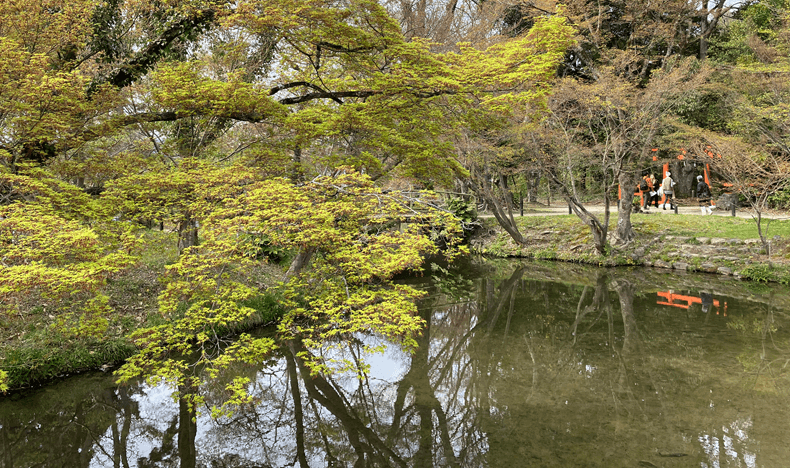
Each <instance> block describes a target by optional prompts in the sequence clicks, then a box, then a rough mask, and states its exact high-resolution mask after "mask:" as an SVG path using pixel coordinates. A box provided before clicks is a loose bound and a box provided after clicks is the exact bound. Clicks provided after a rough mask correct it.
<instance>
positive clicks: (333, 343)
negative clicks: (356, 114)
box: [119, 172, 461, 402]
mask: <svg viewBox="0 0 790 468" xmlns="http://www.w3.org/2000/svg"><path fill="white" fill-rule="evenodd" d="M195 187H196V190H197V192H198V197H199V198H201V199H205V198H211V197H212V194H216V192H217V191H218V190H220V187H219V185H214V184H205V185H200V186H197V185H196V186H195ZM234 187H235V185H233V184H231V186H230V187H229V190H231V191H232V190H234ZM208 213H209V214H208V216H207V217H206V218H205V219H204V221H203V226H202V229H203V232H204V235H203V241H202V243H201V244H200V245H199V246H196V247H191V248H189V249H188V250H187V251H186V252H185V253H184V255H182V256H181V257H180V258H179V260H178V262H176V263H175V264H173V265H171V266H169V267H168V270H169V279H168V281H169V282H168V284H167V288H166V289H165V291H164V292H163V293H162V294H161V296H160V297H159V308H160V312H161V313H162V314H163V315H165V316H166V317H167V318H168V321H167V323H165V324H164V325H160V326H158V327H154V328H150V329H144V330H139V331H138V332H136V333H135V334H134V339H135V340H136V342H137V344H138V346H140V347H141V351H140V353H139V354H138V355H137V356H135V357H133V358H132V359H131V360H130V361H129V362H128V363H127V364H126V365H125V366H124V367H123V368H122V369H121V370H120V374H119V375H120V376H121V380H124V381H127V380H130V379H134V378H137V377H140V376H144V377H148V378H153V379H164V380H167V381H175V382H178V383H179V385H181V386H184V385H190V386H195V385H200V384H201V383H202V380H201V379H203V378H207V377H208V378H216V377H217V376H218V375H220V374H221V372H222V371H224V370H225V369H227V368H228V366H230V365H231V364H232V363H234V362H246V363H260V362H263V361H264V360H265V359H266V357H267V355H268V354H269V353H270V352H271V350H272V349H273V346H274V342H273V341H272V340H270V339H268V338H260V339H253V338H251V337H249V336H244V337H242V338H241V339H240V340H238V341H236V342H235V343H234V344H233V345H232V346H230V347H227V348H225V349H222V347H221V346H219V342H220V337H221V336H222V335H223V333H224V332H223V330H227V329H228V327H232V326H235V325H238V324H241V323H243V322H244V321H245V320H247V319H248V318H249V317H250V315H251V314H252V313H253V312H254V311H253V309H251V308H249V307H246V306H244V305H243V303H244V302H245V301H246V300H248V299H250V298H251V297H253V296H254V295H255V294H256V293H257V291H256V290H255V289H253V288H250V287H248V286H246V285H245V284H244V281H243V280H244V272H245V271H246V270H247V269H248V268H249V267H250V266H251V265H252V264H253V263H254V262H257V261H260V260H256V259H255V258H254V257H251V256H249V255H248V252H249V251H250V248H251V247H250V246H247V245H245V242H249V241H250V239H254V238H255V236H249V235H247V234H251V233H252V234H261V235H265V236H267V238H268V239H270V241H271V243H272V245H275V246H280V247H283V248H291V249H308V250H310V251H313V252H314V261H313V264H312V267H311V268H310V269H309V270H306V271H305V272H303V274H301V275H299V276H297V277H295V278H293V279H292V280H291V281H290V282H288V283H287V284H284V285H283V286H282V295H283V301H284V303H283V305H284V306H286V307H287V309H288V312H287V314H286V316H285V317H284V318H283V320H282V321H281V322H280V325H279V328H278V329H279V331H280V334H281V337H282V338H284V339H298V340H301V341H302V342H303V343H304V344H305V346H306V347H307V348H308V349H309V350H315V354H313V355H310V356H307V355H304V356H302V358H303V359H305V360H306V361H307V362H308V363H309V364H310V365H311V366H312V369H313V371H314V372H321V371H325V372H329V371H331V370H333V369H337V368H347V367H351V363H349V362H346V361H345V360H343V359H340V360H336V361H333V360H331V359H328V360H325V359H323V358H321V357H319V356H323V355H325V352H326V351H327V350H328V349H330V348H336V347H340V348H342V347H343V345H344V344H345V343H347V342H348V340H349V339H350V338H351V337H353V336H354V335H355V334H357V333H369V332H372V333H376V334H378V335H381V336H383V337H385V338H388V339H390V340H394V341H398V342H400V343H401V344H403V345H404V346H406V347H413V346H415V345H416V344H415V342H414V336H415V335H416V334H418V333H419V332H420V329H421V327H422V320H421V319H420V318H419V317H418V316H417V314H416V306H415V304H414V300H415V299H416V298H417V297H418V296H419V295H420V294H419V293H418V292H417V291H416V290H414V289H413V288H411V287H409V286H404V285H396V284H393V283H391V282H389V281H388V280H389V279H390V278H391V277H392V276H393V275H394V274H396V273H398V272H400V271H403V270H408V269H417V268H419V267H420V265H421V263H422V258H423V256H424V255H426V254H429V253H435V252H436V249H437V248H436V244H435V242H434V241H433V239H432V237H434V236H435V235H437V233H438V232H439V231H440V230H441V233H442V235H443V236H444V237H445V238H446V239H447V240H449V243H450V246H451V247H452V246H453V245H454V242H455V241H456V239H460V234H461V233H460V227H459V226H458V224H457V222H455V221H454V219H453V218H452V215H450V214H448V213H445V212H442V211H438V210H435V209H430V208H423V209H420V210H417V209H415V208H413V207H410V204H409V202H408V200H406V199H403V198H402V197H401V196H400V195H398V194H394V193H389V194H385V193H383V192H382V191H381V189H379V188H377V187H376V186H375V185H374V184H373V183H372V182H371V181H370V179H369V178H367V177H366V176H364V175H361V174H359V173H356V172H348V173H341V174H340V175H338V176H336V177H318V178H316V179H314V180H313V181H311V182H310V183H307V184H304V185H302V186H295V185H293V184H291V183H289V182H288V181H286V180H279V179H275V180H267V181H258V182H251V183H249V184H248V185H246V186H245V187H244V191H243V192H241V193H237V194H236V195H235V196H234V197H232V198H228V199H226V200H224V203H223V204H222V205H221V206H216V207H215V208H213V209H211V210H209V211H208ZM399 222H402V223H404V228H403V229H400V230H399V229H397V223H399ZM457 252H458V250H457V249H451V250H450V251H449V253H450V254H454V253H457ZM198 367H199V368H201V369H203V371H204V372H205V374H201V375H202V376H203V377H196V376H195V375H194V374H193V373H192V372H191V371H190V370H191V369H195V368H198ZM227 390H228V391H229V392H232V393H233V392H237V391H239V387H238V386H235V387H234V386H233V384H230V386H229V387H228V388H227ZM192 398H194V399H195V402H199V400H200V396H198V395H195V396H193V397H192ZM238 398H242V396H240V395H237V398H236V399H238ZM231 401H235V400H234V399H231Z"/></svg>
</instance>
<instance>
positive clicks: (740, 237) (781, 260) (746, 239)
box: [472, 214, 790, 284]
mask: <svg viewBox="0 0 790 468" xmlns="http://www.w3.org/2000/svg"><path fill="white" fill-rule="evenodd" d="M516 221H517V223H518V224H519V228H520V230H521V232H522V233H523V234H524V237H525V239H526V244H525V245H517V244H516V243H515V242H513V240H512V239H511V238H510V237H509V236H508V235H507V233H505V232H504V231H503V230H501V229H500V228H499V226H498V225H497V223H496V221H495V220H494V219H492V218H486V219H484V220H483V227H482V229H480V231H479V233H478V234H477V235H476V236H475V237H474V238H473V239H472V246H473V249H474V250H475V251H476V252H478V253H481V254H484V255H487V256H493V257H522V258H534V259H543V260H559V261H568V262H577V263H586V264H592V265H599V266H625V265H647V266H658V267H662V268H675V267H676V266H677V267H678V268H682V269H684V270H686V271H706V272H711V273H714V272H718V273H720V274H732V275H735V276H738V277H740V278H743V279H752V280H757V281H766V282H768V281H775V282H780V283H785V284H787V283H790V220H771V221H770V222H769V221H768V220H764V224H763V229H764V230H765V229H766V227H767V228H768V231H767V232H768V237H769V238H770V239H771V247H772V255H771V257H770V258H769V257H768V256H766V255H765V253H764V249H763V246H762V244H761V243H760V242H759V235H758V232H757V226H756V223H755V222H754V221H753V220H750V219H744V218H733V217H728V216H696V215H682V214H681V215H643V214H635V215H633V216H632V217H631V222H632V224H633V227H634V231H635V233H636V236H637V237H636V239H635V241H634V242H632V243H630V244H629V245H627V246H625V247H622V248H617V247H613V246H610V247H609V249H608V252H607V255H606V256H601V255H599V254H598V252H596V251H595V249H594V246H593V238H592V234H591V233H590V229H589V228H588V227H587V226H586V225H584V224H583V223H582V222H581V221H580V220H579V218H578V217H576V216H575V215H555V216H525V217H520V218H517V219H516ZM616 223H617V218H616V216H613V217H612V219H611V220H610V225H609V230H610V233H611V232H612V231H614V229H615V228H616ZM769 223H770V224H769ZM764 232H765V231H764ZM711 252H714V253H718V254H719V255H713V254H711ZM711 258H714V260H713V261H711ZM711 266H713V267H715V269H712V268H711Z"/></svg>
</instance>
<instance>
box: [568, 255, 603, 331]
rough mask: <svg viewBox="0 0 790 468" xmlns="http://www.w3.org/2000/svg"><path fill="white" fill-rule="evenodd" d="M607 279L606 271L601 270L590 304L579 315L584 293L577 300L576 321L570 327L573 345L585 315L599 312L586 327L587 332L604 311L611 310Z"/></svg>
mask: <svg viewBox="0 0 790 468" xmlns="http://www.w3.org/2000/svg"><path fill="white" fill-rule="evenodd" d="M608 278H609V276H608V274H607V273H606V270H601V271H599V272H598V276H597V277H596V284H595V294H593V300H592V303H591V304H589V305H587V306H585V307H584V309H583V310H582V311H581V313H579V309H580V308H581V305H582V303H583V299H584V296H585V293H584V292H583V293H582V297H581V299H579V305H578V306H577V311H576V320H575V321H574V322H573V325H571V333H572V334H573V343H574V344H575V343H576V340H577V335H578V333H577V329H578V327H579V325H580V324H581V321H582V319H583V318H584V317H585V316H586V315H587V314H589V313H590V312H593V311H596V310H597V311H600V313H599V314H598V316H597V317H596V318H595V320H593V322H592V323H591V324H590V325H589V326H588V327H587V331H589V330H590V329H591V328H592V326H593V325H594V324H595V322H597V321H598V319H599V318H600V317H601V315H602V314H603V313H604V311H607V310H610V309H611V307H610V304H609V282H608ZM586 290H587V288H586V287H585V292H586ZM585 333H586V332H585Z"/></svg>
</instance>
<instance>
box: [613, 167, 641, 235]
mask: <svg viewBox="0 0 790 468" xmlns="http://www.w3.org/2000/svg"><path fill="white" fill-rule="evenodd" d="M619 182H620V193H621V197H620V206H619V207H618V210H617V229H616V230H615V234H614V235H615V243H616V244H618V245H628V244H629V243H630V242H631V241H632V240H634V237H636V235H635V234H634V228H633V226H632V225H631V208H632V206H633V203H632V202H631V200H632V199H633V195H632V193H633V188H632V187H635V186H636V184H635V183H634V181H633V180H632V179H631V176H630V175H629V174H627V173H625V172H622V173H620V177H619Z"/></svg>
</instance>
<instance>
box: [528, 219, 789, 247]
mask: <svg viewBox="0 0 790 468" xmlns="http://www.w3.org/2000/svg"><path fill="white" fill-rule="evenodd" d="M599 219H601V220H602V219H603V217H602V216H601V217H600V218H599ZM517 222H518V223H519V225H520V227H522V228H524V229H525V230H547V229H552V228H554V229H557V230H560V231H562V232H563V233H565V234H566V235H568V236H571V237H573V238H576V239H578V240H579V241H583V240H584V239H583V238H584V236H585V235H588V234H589V232H590V230H589V228H588V227H587V226H586V225H584V224H583V223H582V222H581V220H580V219H579V218H578V217H577V216H576V215H559V216H545V217H542V216H525V217H523V218H517ZM631 224H632V225H633V226H634V230H635V231H636V232H637V233H638V234H648V233H651V232H655V233H658V232H665V234H668V235H674V236H688V237H724V238H727V239H758V238H759V235H758V232H757V223H756V222H755V221H754V220H752V219H746V218H733V217H729V216H697V215H682V214H679V215H660V216H655V215H653V216H643V215H639V214H635V215H632V216H631ZM616 226H617V216H616V214H613V215H612V216H611V218H610V220H609V229H614V228H616ZM762 226H763V233H766V229H767V235H768V236H769V237H773V236H776V235H779V236H782V237H785V238H786V237H790V220H778V219H774V220H768V219H764V220H763V221H762Z"/></svg>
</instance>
